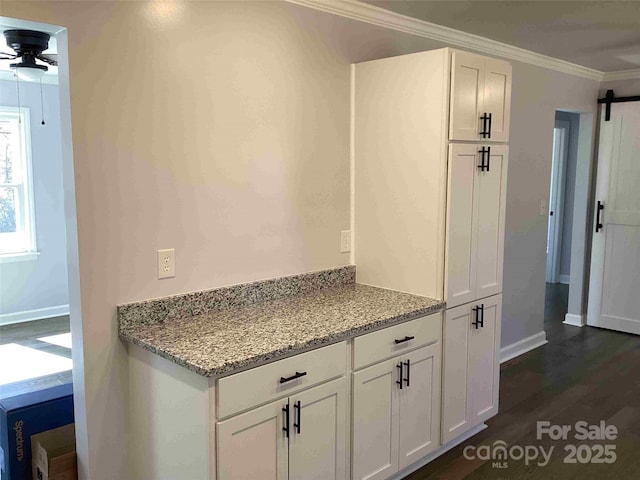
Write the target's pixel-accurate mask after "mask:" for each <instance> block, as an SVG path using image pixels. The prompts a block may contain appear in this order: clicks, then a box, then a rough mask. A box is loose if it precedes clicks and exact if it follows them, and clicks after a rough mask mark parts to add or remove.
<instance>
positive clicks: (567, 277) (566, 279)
mask: <svg viewBox="0 0 640 480" xmlns="http://www.w3.org/2000/svg"><path fill="white" fill-rule="evenodd" d="M558 282H559V283H564V284H565V285H569V283H571V275H562V274H560V275H558Z"/></svg>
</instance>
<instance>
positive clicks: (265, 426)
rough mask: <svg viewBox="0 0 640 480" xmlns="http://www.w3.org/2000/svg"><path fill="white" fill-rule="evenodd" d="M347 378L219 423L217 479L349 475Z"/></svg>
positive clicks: (338, 479) (283, 479) (311, 478)
mask: <svg viewBox="0 0 640 480" xmlns="http://www.w3.org/2000/svg"><path fill="white" fill-rule="evenodd" d="M345 396H346V379H344V378H342V379H339V380H334V381H331V382H328V383H325V384H323V385H320V386H317V387H314V388H311V389H308V390H306V391H303V392H300V393H298V394H296V395H293V396H290V397H288V398H284V399H281V400H277V401H275V402H272V403H269V404H268V405H265V406H262V407H258V408H255V409H253V410H250V411H249V412H247V413H243V414H240V415H237V416H235V417H232V418H230V419H228V420H225V421H222V422H218V423H217V445H218V447H217V464H218V478H219V479H220V480H223V479H234V480H240V479H243V480H244V479H246V480H254V479H261V480H269V479H273V480H276V479H278V480H286V479H291V480H293V479H296V480H302V479H305V480H314V479H318V480H320V479H322V480H324V479H327V480H331V479H335V480H345V479H346V478H347V474H346V455H347V452H346V432H347V420H346V401H347V400H346V397H345Z"/></svg>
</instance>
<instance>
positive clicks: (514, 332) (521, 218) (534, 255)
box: [502, 62, 599, 346]
mask: <svg viewBox="0 0 640 480" xmlns="http://www.w3.org/2000/svg"><path fill="white" fill-rule="evenodd" d="M598 86H599V84H598V82H595V81H591V80H584V79H580V78H576V77H573V76H570V75H566V74H563V73H559V72H554V71H551V70H546V69H543V68H539V67H535V66H532V65H528V64H523V63H520V62H513V92H512V103H511V138H510V152H509V153H510V155H509V179H508V186H507V215H506V226H505V234H506V238H505V254H504V288H503V293H502V298H503V309H502V345H503V346H507V345H511V344H513V343H515V342H517V341H519V340H522V339H524V338H527V337H529V336H531V335H535V334H536V333H539V332H541V331H542V330H543V325H544V297H545V268H546V238H547V216H546V215H540V201H541V200H548V198H549V187H550V180H551V157H552V149H553V127H554V124H555V111H556V110H558V109H560V110H568V111H573V112H589V113H591V114H594V113H595V111H596V106H597V104H596V101H597V93H598ZM581 122H582V119H581ZM590 162H591V156H590V155H587V156H584V155H581V154H580V152H578V167H577V168H578V169H579V170H580V171H581V172H582V171H583V170H584V169H585V168H586V169H587V171H588V170H589V165H590ZM587 173H588V172H587ZM577 188H578V187H577ZM576 203H579V199H578V198H576ZM578 224H579V222H578V220H577V219H576V216H575V215H574V226H576V225H578ZM582 236H584V235H582ZM579 239H580V235H576V234H575V230H574V235H573V240H574V242H575V241H576V240H579ZM583 250H584V249H583ZM575 263H576V262H573V256H572V264H571V268H572V275H573V274H574V265H575ZM579 271H580V269H576V273H577V272H579Z"/></svg>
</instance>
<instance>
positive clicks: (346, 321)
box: [118, 267, 444, 377]
mask: <svg viewBox="0 0 640 480" xmlns="http://www.w3.org/2000/svg"><path fill="white" fill-rule="evenodd" d="M346 268H352V269H353V271H352V272H351V271H346V278H345V277H344V275H343V274H345V272H344V271H343V272H341V273H340V275H343V276H342V277H340V278H339V280H338V281H330V282H328V283H326V284H325V283H322V282H319V283H316V284H315V286H314V288H309V289H305V288H303V289H301V290H302V293H297V294H293V295H288V296H287V295H285V296H279V298H273V299H267V300H264V299H263V300H262V301H259V302H244V303H245V304H240V305H232V306H225V307H221V306H219V305H218V306H217V307H216V308H212V309H208V310H209V311H207V312H206V313H200V314H195V315H187V314H182V315H177V314H176V315H166V316H165V317H164V318H163V319H161V320H159V321H158V320H154V321H148V318H147V319H145V318H142V316H140V315H138V314H133V313H134V312H138V310H137V309H136V306H138V307H140V306H141V308H143V309H144V308H147V309H148V308H149V302H143V303H141V304H130V305H125V306H121V307H119V308H118V313H119V322H120V336H121V337H122V338H124V339H126V340H128V341H130V342H132V343H134V344H136V345H140V346H141V347H143V348H145V349H147V350H150V351H151V352H154V353H156V354H158V355H160V356H162V357H164V358H167V359H169V360H171V361H173V362H175V363H177V364H179V365H182V366H184V367H186V368H188V369H189V370H192V371H193V372H195V373H197V374H199V375H203V376H205V377H218V376H224V375H229V374H231V373H234V372H235V371H240V370H245V369H247V368H251V367H254V366H258V365H261V364H263V363H266V362H269V361H272V360H276V359H278V358H280V357H285V356H289V355H291V354H294V353H296V352H301V351H305V350H309V349H312V348H314V347H321V346H323V345H328V344H331V343H335V342H337V341H340V340H343V339H346V338H349V337H352V336H356V335H359V334H362V333H366V332H369V331H373V330H377V329H380V328H383V327H385V326H389V325H393V324H396V323H401V322H402V321H407V320H411V319H414V318H417V317H419V316H422V315H426V314H429V313H433V312H437V311H439V310H441V309H442V308H443V307H444V302H442V301H440V300H436V299H433V298H427V297H421V296H417V295H410V294H406V293H400V292H396V291H392V290H385V289H381V288H376V287H371V286H366V285H360V284H356V283H354V280H355V268H353V267H346ZM327 272H330V273H331V274H332V275H333V272H335V270H331V271H325V272H321V274H325V275H326V273H327ZM286 278H287V279H294V278H296V279H297V278H298V277H286ZM247 285H254V286H257V287H256V288H260V285H261V282H256V283H255V284H247ZM326 285H329V286H326ZM241 287H243V286H236V287H232V288H241ZM227 288H229V287H227ZM245 288H246V286H245ZM211 292H216V291H215V290H213V291H211ZM275 297H278V295H275ZM159 301H162V299H160V300H157V301H156V302H159ZM156 309H157V308H156ZM147 315H149V311H147ZM151 316H152V315H151ZM132 319H134V320H133V321H132Z"/></svg>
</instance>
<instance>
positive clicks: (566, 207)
mask: <svg viewBox="0 0 640 480" xmlns="http://www.w3.org/2000/svg"><path fill="white" fill-rule="evenodd" d="M556 120H562V121H565V122H569V138H568V146H567V162H566V165H565V177H564V190H563V192H564V195H563V200H562V202H563V219H562V237H561V243H560V275H562V276H566V277H568V276H569V275H570V274H571V231H572V228H573V208H574V196H575V186H576V168H577V166H578V133H579V132H580V115H578V114H577V113H570V112H556Z"/></svg>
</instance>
